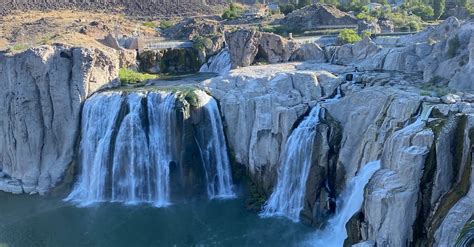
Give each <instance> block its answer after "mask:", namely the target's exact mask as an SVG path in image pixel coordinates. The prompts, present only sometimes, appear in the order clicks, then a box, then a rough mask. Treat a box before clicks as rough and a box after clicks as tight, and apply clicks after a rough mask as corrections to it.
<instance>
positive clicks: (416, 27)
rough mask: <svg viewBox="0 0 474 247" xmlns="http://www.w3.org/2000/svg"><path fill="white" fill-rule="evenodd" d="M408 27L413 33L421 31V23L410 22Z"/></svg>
mask: <svg viewBox="0 0 474 247" xmlns="http://www.w3.org/2000/svg"><path fill="white" fill-rule="evenodd" d="M408 27H410V31H411V32H416V31H419V30H420V29H421V23H419V22H416V21H410V22H408Z"/></svg>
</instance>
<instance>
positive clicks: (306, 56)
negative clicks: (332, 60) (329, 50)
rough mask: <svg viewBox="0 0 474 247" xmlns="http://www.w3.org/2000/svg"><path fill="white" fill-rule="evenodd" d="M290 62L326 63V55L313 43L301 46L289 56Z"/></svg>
mask: <svg viewBox="0 0 474 247" xmlns="http://www.w3.org/2000/svg"><path fill="white" fill-rule="evenodd" d="M290 60H291V61H310V60H311V61H315V62H318V63H325V62H327V59H326V53H325V52H324V50H323V49H322V48H321V47H320V46H319V45H317V44H315V43H309V44H303V45H301V46H300V47H299V48H298V49H297V50H296V51H295V52H294V53H293V55H291V58H290Z"/></svg>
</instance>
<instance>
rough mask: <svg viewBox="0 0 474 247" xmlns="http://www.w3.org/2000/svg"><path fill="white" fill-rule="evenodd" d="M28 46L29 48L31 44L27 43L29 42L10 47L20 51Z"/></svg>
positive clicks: (13, 50) (12, 49) (14, 50)
mask: <svg viewBox="0 0 474 247" xmlns="http://www.w3.org/2000/svg"><path fill="white" fill-rule="evenodd" d="M28 48H29V45H27V44H14V45H13V46H11V47H10V51H12V52H20V51H24V50H26V49H28Z"/></svg>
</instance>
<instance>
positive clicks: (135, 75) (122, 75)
mask: <svg viewBox="0 0 474 247" xmlns="http://www.w3.org/2000/svg"><path fill="white" fill-rule="evenodd" d="M156 78H158V76H157V75H152V74H146V73H140V72H136V71H134V70H131V69H125V68H122V69H120V70H119V79H120V82H121V83H122V84H134V83H140V82H143V81H146V80H151V79H156Z"/></svg>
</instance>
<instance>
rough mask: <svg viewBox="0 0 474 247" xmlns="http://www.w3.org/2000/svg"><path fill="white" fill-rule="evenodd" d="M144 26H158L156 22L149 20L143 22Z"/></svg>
mask: <svg viewBox="0 0 474 247" xmlns="http://www.w3.org/2000/svg"><path fill="white" fill-rule="evenodd" d="M143 26H145V27H149V28H156V23H154V22H151V21H147V22H143Z"/></svg>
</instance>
